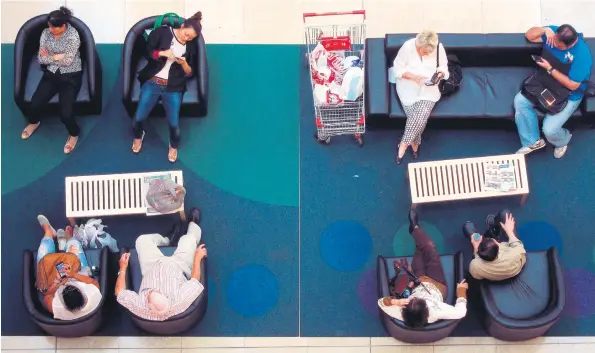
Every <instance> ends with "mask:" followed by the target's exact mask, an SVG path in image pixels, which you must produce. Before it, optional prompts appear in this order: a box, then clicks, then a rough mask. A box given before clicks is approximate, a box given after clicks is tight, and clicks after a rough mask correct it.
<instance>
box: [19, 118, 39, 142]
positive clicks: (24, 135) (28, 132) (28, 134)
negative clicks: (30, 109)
mask: <svg viewBox="0 0 595 353" xmlns="http://www.w3.org/2000/svg"><path fill="white" fill-rule="evenodd" d="M39 124H41V122H39V123H37V124H29V125H27V127H26V128H25V129H24V130H23V132H21V138H22V139H23V140H26V139H28V138H29V137H31V135H33V133H34V132H35V130H37V128H38V127H39Z"/></svg>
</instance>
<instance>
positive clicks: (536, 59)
mask: <svg viewBox="0 0 595 353" xmlns="http://www.w3.org/2000/svg"><path fill="white" fill-rule="evenodd" d="M531 58H532V59H533V61H535V62H538V61H541V60H543V58H542V57H541V56H539V55H531Z"/></svg>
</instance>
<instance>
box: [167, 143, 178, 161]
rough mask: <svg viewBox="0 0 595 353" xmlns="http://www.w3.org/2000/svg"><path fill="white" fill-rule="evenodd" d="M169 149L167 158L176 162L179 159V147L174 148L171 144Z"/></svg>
mask: <svg viewBox="0 0 595 353" xmlns="http://www.w3.org/2000/svg"><path fill="white" fill-rule="evenodd" d="M169 149H170V150H169V151H168V153H167V160H168V161H170V163H175V162H176V161H177V160H178V149H177V148H172V147H171V145H170V146H169ZM172 149H173V150H174V152H172V151H171V150H172Z"/></svg>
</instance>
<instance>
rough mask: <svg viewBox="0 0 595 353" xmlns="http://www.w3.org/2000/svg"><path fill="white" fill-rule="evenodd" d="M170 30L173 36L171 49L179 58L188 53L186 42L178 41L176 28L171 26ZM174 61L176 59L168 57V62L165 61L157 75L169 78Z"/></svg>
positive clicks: (165, 78)
mask: <svg viewBox="0 0 595 353" xmlns="http://www.w3.org/2000/svg"><path fill="white" fill-rule="evenodd" d="M170 31H171V34H172V35H173V37H172V39H171V47H170V48H169V49H171V51H172V52H173V53H174V56H175V57H176V58H179V57H181V56H182V55H184V54H186V44H182V43H180V42H179V41H178V39H177V38H176V34H175V33H174V30H173V29H172V28H171V27H170ZM174 62H175V61H174V60H173V59H167V62H166V63H165V66H164V67H163V69H161V71H159V72H158V73H157V74H156V75H155V76H156V77H159V78H162V79H164V80H167V78H168V77H169V69H170V68H171V65H172V64H173V63H174Z"/></svg>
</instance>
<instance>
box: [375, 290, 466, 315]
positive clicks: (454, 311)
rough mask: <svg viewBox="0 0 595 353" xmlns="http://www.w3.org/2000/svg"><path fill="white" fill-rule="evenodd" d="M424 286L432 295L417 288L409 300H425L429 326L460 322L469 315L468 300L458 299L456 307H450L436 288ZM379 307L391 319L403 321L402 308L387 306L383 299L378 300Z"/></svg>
mask: <svg viewBox="0 0 595 353" xmlns="http://www.w3.org/2000/svg"><path fill="white" fill-rule="evenodd" d="M423 284H424V285H425V286H426V287H427V288H428V290H429V291H430V293H428V292H426V290H425V289H424V288H423V287H422V286H417V287H415V289H414V290H413V292H412V293H411V295H410V296H409V298H421V299H425V301H426V305H427V306H428V312H429V316H428V323H429V324H431V323H433V322H436V321H438V320H458V319H460V318H463V317H465V315H466V314H467V299H465V298H458V299H457V302H456V304H455V306H452V305H448V304H446V303H444V301H443V299H442V293H440V291H439V290H438V288H436V286H434V285H433V284H432V283H429V282H423ZM378 306H379V307H380V309H382V311H384V312H385V313H386V314H387V315H389V316H390V317H393V318H395V319H397V320H401V321H403V314H402V312H401V310H402V309H401V307H400V306H396V305H392V306H385V305H384V303H383V302H382V298H380V299H378Z"/></svg>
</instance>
